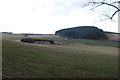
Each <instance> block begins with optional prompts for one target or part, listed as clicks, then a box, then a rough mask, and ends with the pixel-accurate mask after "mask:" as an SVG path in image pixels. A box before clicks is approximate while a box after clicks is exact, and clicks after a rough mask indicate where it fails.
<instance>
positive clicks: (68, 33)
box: [55, 26, 108, 40]
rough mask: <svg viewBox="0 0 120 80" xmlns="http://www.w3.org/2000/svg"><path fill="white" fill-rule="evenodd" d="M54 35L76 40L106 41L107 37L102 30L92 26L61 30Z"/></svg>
mask: <svg viewBox="0 0 120 80" xmlns="http://www.w3.org/2000/svg"><path fill="white" fill-rule="evenodd" d="M55 35H58V36H61V37H67V38H76V39H91V40H107V39H108V38H107V36H106V35H105V33H104V32H103V30H102V29H98V28H97V27H94V26H80V27H74V28H67V29H61V30H58V31H56V32H55Z"/></svg>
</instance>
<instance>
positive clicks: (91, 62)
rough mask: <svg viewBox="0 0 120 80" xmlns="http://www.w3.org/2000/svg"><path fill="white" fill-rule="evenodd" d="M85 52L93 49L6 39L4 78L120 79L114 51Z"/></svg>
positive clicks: (3, 49) (3, 45) (4, 42)
mask: <svg viewBox="0 0 120 80" xmlns="http://www.w3.org/2000/svg"><path fill="white" fill-rule="evenodd" d="M84 48H86V49H87V48H90V47H89V46H86V47H85V46H57V45H47V46H46V45H45V46H40V45H33V44H28V43H20V42H15V41H12V40H5V39H3V44H2V52H3V53H2V56H3V57H2V58H3V64H2V66H3V67H2V69H3V77H16V78H23V77H24V78H95V77H97V78H105V77H114V78H115V77H118V57H117V53H116V51H114V48H112V47H108V48H109V49H113V52H111V53H110V54H109V52H106V51H105V52H101V51H94V48H93V50H92V49H90V50H84ZM108 48H107V49H108ZM115 49H116V48H115ZM98 50H99V47H98Z"/></svg>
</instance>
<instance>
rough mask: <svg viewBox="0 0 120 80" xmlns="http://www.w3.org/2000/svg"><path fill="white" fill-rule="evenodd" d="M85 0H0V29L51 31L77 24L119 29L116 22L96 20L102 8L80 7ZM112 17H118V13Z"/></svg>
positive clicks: (101, 17) (20, 31)
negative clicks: (94, 9) (92, 9)
mask: <svg viewBox="0 0 120 80" xmlns="http://www.w3.org/2000/svg"><path fill="white" fill-rule="evenodd" d="M85 2H86V1H85V0H83V1H82V0H0V32H13V33H40V34H54V33H55V31H56V30H59V29H63V28H71V27H77V26H96V27H98V28H100V29H103V30H104V31H111V32H118V22H113V21H111V20H106V21H99V20H101V19H104V17H103V16H101V15H100V12H101V9H99V10H96V11H94V12H91V11H90V10H89V9H88V8H83V7H81V5H84V4H85ZM102 9H109V8H107V7H106V6H105V7H104V8H102ZM114 18H115V20H116V21H117V15H116V16H115V17H114ZM97 21H98V22H97Z"/></svg>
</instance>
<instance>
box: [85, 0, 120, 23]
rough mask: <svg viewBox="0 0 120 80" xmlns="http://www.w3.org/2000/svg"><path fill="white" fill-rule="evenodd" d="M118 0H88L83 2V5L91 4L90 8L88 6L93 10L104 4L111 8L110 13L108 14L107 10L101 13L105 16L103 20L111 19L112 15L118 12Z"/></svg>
mask: <svg viewBox="0 0 120 80" xmlns="http://www.w3.org/2000/svg"><path fill="white" fill-rule="evenodd" d="M119 4H120V1H118V0H109V1H107V0H102V1H100V0H99V1H97V0H93V1H88V2H87V4H85V5H84V6H91V7H92V8H90V10H95V9H97V8H98V7H101V8H104V7H103V6H104V5H106V6H107V7H109V8H111V10H112V13H111V14H109V12H107V13H104V14H102V15H103V16H105V17H106V18H105V19H103V20H107V19H110V20H112V21H113V17H114V16H115V15H116V14H117V13H118V12H120V5H119ZM103 20H102V21H103Z"/></svg>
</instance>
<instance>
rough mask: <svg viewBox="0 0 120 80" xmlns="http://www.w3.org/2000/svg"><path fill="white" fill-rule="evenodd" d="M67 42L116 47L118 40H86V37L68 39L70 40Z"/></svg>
mask: <svg viewBox="0 0 120 80" xmlns="http://www.w3.org/2000/svg"><path fill="white" fill-rule="evenodd" d="M68 42H71V43H80V44H87V45H97V46H111V47H118V42H110V41H99V40H87V39H70V40H68Z"/></svg>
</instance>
